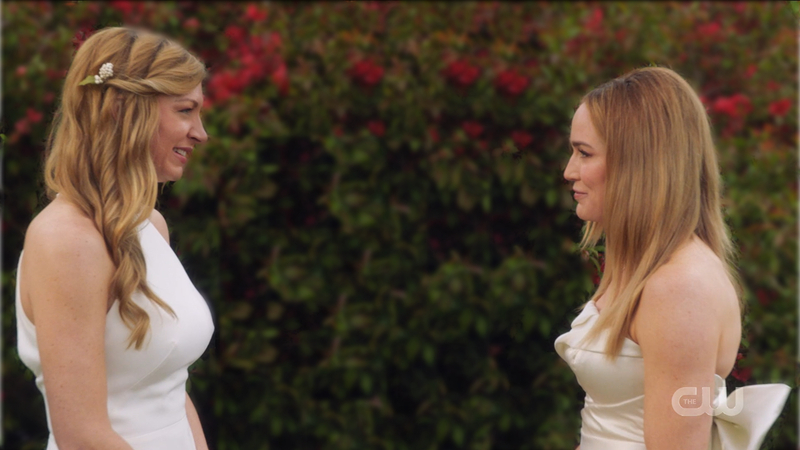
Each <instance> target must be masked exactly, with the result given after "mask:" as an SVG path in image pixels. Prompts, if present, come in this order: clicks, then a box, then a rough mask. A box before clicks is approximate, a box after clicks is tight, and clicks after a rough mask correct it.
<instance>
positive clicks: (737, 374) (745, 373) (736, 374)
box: [731, 367, 753, 383]
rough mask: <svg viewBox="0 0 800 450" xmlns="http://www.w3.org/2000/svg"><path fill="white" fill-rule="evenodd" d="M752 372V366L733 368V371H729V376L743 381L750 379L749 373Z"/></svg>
mask: <svg viewBox="0 0 800 450" xmlns="http://www.w3.org/2000/svg"><path fill="white" fill-rule="evenodd" d="M752 373H753V368H752V367H745V368H743V369H733V372H731V376H732V377H733V378H736V379H737V380H739V381H741V382H743V383H745V382H747V380H749V379H750V375H752Z"/></svg>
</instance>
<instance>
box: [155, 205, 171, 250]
mask: <svg viewBox="0 0 800 450" xmlns="http://www.w3.org/2000/svg"><path fill="white" fill-rule="evenodd" d="M150 223H152V224H153V225H154V226H155V227H156V230H158V232H159V233H161V235H162V236H164V240H165V241H167V243H169V229H168V228H167V221H166V220H164V216H162V215H161V213H160V212H158V210H156V209H155V208H153V212H152V213H150Z"/></svg>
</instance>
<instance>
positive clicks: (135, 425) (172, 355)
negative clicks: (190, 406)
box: [16, 220, 214, 450]
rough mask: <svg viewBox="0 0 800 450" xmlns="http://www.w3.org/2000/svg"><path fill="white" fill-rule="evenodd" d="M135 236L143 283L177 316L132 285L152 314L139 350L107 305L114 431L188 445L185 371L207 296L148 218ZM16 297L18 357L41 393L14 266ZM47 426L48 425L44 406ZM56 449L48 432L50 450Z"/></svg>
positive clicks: (143, 445) (205, 315) (200, 342)
mask: <svg viewBox="0 0 800 450" xmlns="http://www.w3.org/2000/svg"><path fill="white" fill-rule="evenodd" d="M139 239H140V242H141V245H142V251H143V253H144V258H145V262H146V264H147V284H148V285H149V286H150V288H151V289H152V290H153V292H155V293H156V295H158V296H159V297H160V298H161V299H162V300H163V301H164V302H166V303H167V304H168V305H169V306H170V307H171V308H172V309H173V310H174V311H175V314H176V315H177V319H175V318H173V317H172V316H171V315H169V314H168V313H166V312H165V311H164V310H162V309H161V308H159V307H158V306H156V305H154V304H153V303H152V302H151V301H150V300H149V299H148V298H147V297H145V296H144V295H143V294H141V293H140V292H138V291H137V292H136V293H135V294H134V295H133V301H134V302H136V304H138V305H139V306H141V307H142V308H144V310H145V311H147V313H148V314H149V315H150V332H149V333H148V336H147V338H146V340H145V344H144V345H143V347H142V349H141V350H135V349H134V348H133V347H131V348H127V347H128V337H129V335H130V330H129V329H128V327H127V326H126V325H125V324H124V323H123V322H122V319H121V317H120V315H119V309H118V308H119V306H118V302H114V304H113V305H112V306H111V309H110V310H109V311H108V315H107V316H106V331H105V357H106V376H107V379H108V380H107V381H108V416H109V419H110V420H111V426H112V428H113V429H114V431H116V432H117V433H118V434H119V435H120V436H122V438H123V439H125V441H127V442H128V444H130V445H131V446H132V447H133V448H134V450H177V449H181V450H183V449H187V450H193V449H195V445H194V439H193V436H192V430H191V428H190V427H189V422H188V420H187V417H186V380H187V378H188V375H189V373H188V370H187V369H188V367H189V365H191V364H192V363H193V362H194V361H196V360H197V359H198V358H199V357H200V356H201V355H202V354H203V352H204V351H205V349H206V347H207V346H208V343H209V341H210V340H211V335H212V334H213V332H214V324H213V321H212V319H211V313H210V311H209V308H208V305H207V304H206V302H205V300H204V299H203V297H202V296H201V295H200V293H199V292H197V289H195V287H194V285H193V284H192V282H191V280H189V277H188V275H187V274H186V271H185V270H184V269H183V266H182V265H181V263H180V261H179V260H178V257H177V256H176V255H175V253H174V252H173V251H172V248H171V247H170V246H169V244H167V242H166V241H165V240H164V237H163V236H161V234H160V233H159V232H158V230H157V229H156V228H155V226H154V225H153V224H151V223H150V221H149V220H148V221H145V222H144V223H143V224H142V225H141V226H140V227H139ZM22 256H23V255H20V263H21V262H22ZM16 297H17V299H16V319H17V340H18V350H19V356H20V359H21V360H22V362H23V363H25V365H26V366H28V368H29V369H30V370H31V371H32V372H33V374H34V375H35V376H36V386H37V387H38V388H39V390H40V391H41V392H42V395H45V392H46V387H47V380H45V379H44V378H43V376H42V367H41V360H40V358H39V350H38V346H37V341H36V327H35V326H34V325H33V323H31V321H30V320H29V319H28V317H27V316H26V315H25V313H24V312H23V310H22V307H21V304H20V298H19V266H18V269H17V292H16ZM45 406H47V397H46V396H45ZM47 425H48V427H49V429H50V430H51V431H52V424H51V422H50V411H49V409H47ZM57 449H58V447H57V446H56V442H55V439H54V438H53V434H52V432H51V434H50V438H49V440H48V444H47V450H57Z"/></svg>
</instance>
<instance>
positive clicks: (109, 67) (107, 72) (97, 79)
mask: <svg viewBox="0 0 800 450" xmlns="http://www.w3.org/2000/svg"><path fill="white" fill-rule="evenodd" d="M113 76H114V64H111V63H110V62H107V63H105V64H103V65H102V66H100V73H99V74H98V75H89V76H88V77H86V78H84V79H83V81H81V82H80V83H78V86H83V85H84V84H102V83H103V82H104V81H106V80H107V79H109V78H111V77H113Z"/></svg>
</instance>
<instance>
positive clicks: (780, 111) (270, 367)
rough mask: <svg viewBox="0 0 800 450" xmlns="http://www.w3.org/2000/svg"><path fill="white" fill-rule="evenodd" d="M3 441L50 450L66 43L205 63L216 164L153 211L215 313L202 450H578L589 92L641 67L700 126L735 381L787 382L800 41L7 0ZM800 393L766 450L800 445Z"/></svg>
mask: <svg viewBox="0 0 800 450" xmlns="http://www.w3.org/2000/svg"><path fill="white" fill-rule="evenodd" d="M2 8H3V9H2V13H3V18H4V34H3V44H2V45H3V61H4V64H3V69H2V70H3V74H2V75H3V92H4V93H5V96H4V105H3V106H4V115H3V128H4V131H3V133H4V135H5V136H4V144H5V145H4V156H5V158H4V166H5V167H4V173H3V177H4V180H5V183H6V186H7V187H8V191H7V192H8V193H9V195H6V196H5V205H4V206H5V207H4V208H3V231H4V235H3V240H4V244H5V245H4V249H3V296H4V298H5V299H6V301H5V303H4V304H3V342H4V347H3V361H4V364H3V367H2V377H3V398H4V400H5V401H4V414H3V430H4V432H5V443H6V444H7V445H8V448H41V447H42V446H43V443H44V439H45V437H46V425H45V422H44V406H43V403H42V400H41V396H40V395H39V394H38V392H37V391H36V390H35V387H34V384H33V381H32V377H31V375H30V372H27V371H26V370H24V367H23V366H22V365H21V363H20V362H19V359H18V356H17V353H16V348H15V346H16V339H15V336H16V334H15V333H16V327H15V324H14V314H13V312H14V308H13V302H12V301H11V299H13V292H14V291H13V288H14V282H13V280H14V274H15V268H16V262H17V258H18V256H19V252H20V250H21V245H22V239H23V236H24V232H25V228H26V226H27V224H28V223H29V222H30V220H31V218H32V217H33V215H35V213H36V212H37V211H38V210H40V209H41V207H42V206H43V204H44V202H43V201H42V200H41V194H42V185H41V156H42V151H43V139H44V137H45V136H46V131H47V126H48V123H49V121H50V120H51V118H52V112H53V109H54V108H55V105H56V103H57V99H58V95H59V92H60V89H61V83H62V80H63V75H64V71H65V70H66V69H67V67H68V65H69V61H70V58H71V55H72V53H73V46H74V45H77V44H78V43H79V41H80V40H81V39H82V37H83V36H85V35H86V34H88V33H90V32H91V30H93V29H96V28H99V27H103V26H109V25H119V24H129V25H141V26H145V27H147V28H150V29H154V30H157V31H160V32H163V33H164V34H166V35H168V36H170V37H173V38H175V39H176V40H178V41H179V42H182V43H183V44H184V45H186V46H187V47H188V48H190V49H192V50H193V51H195V52H196V53H198V54H199V55H201V56H202V57H203V59H204V60H205V61H206V62H207V63H208V65H209V67H210V73H211V77H210V79H209V81H208V84H207V87H206V97H207V102H206V110H205V113H204V121H205V124H206V128H207V131H208V133H209V135H210V136H211V140H210V141H209V143H208V144H207V145H205V146H203V147H202V148H200V149H199V150H198V151H197V152H195V153H194V154H193V159H192V161H191V162H190V165H189V167H188V168H187V171H186V173H185V176H184V178H183V179H182V180H181V181H179V182H177V183H174V184H171V185H169V186H167V187H165V189H164V192H163V193H162V195H161V196H160V198H159V208H160V210H161V211H162V212H163V214H164V215H165V217H166V218H167V222H168V223H169V226H170V231H171V239H172V242H173V247H174V248H175V250H176V252H177V253H178V255H179V257H180V259H181V260H182V261H183V263H184V265H185V267H186V270H187V272H188V273H189V275H190V277H192V279H193V280H194V281H195V283H196V285H197V286H198V288H199V289H200V290H201V292H203V293H204V294H205V295H206V296H207V297H208V298H209V300H210V301H211V303H212V305H213V307H214V313H215V317H216V323H217V333H216V336H215V338H214V341H213V343H212V345H211V348H210V350H209V351H208V353H207V356H206V357H205V358H204V359H203V360H201V361H200V362H198V363H197V364H196V365H195V366H194V367H193V369H192V371H193V376H192V382H191V395H192V397H193V398H194V399H195V403H196V404H197V407H198V409H199V412H200V415H201V418H202V420H203V423H204V427H205V429H206V433H207V435H208V437H209V441H210V443H211V445H212V448H216V449H220V450H231V449H240V448H242V449H243V448H247V449H268V448H270V449H312V448H315V449H373V448H374V449H386V450H390V449H395V450H405V449H414V450H417V449H442V450H444V449H455V448H464V449H476V450H477V449H497V450H499V449H515V450H516V449H563V448H574V446H575V445H576V444H577V440H578V430H579V422H580V417H579V410H580V408H581V406H582V398H583V393H582V391H581V389H580V387H579V386H578V384H577V383H576V381H575V377H574V375H573V374H572V373H571V372H570V370H569V368H568V367H567V366H566V364H565V363H563V362H562V361H561V360H560V359H559V357H558V356H557V355H556V353H555V352H554V349H553V341H554V340H555V338H556V337H557V336H558V335H559V334H560V333H563V332H565V331H566V330H568V329H569V323H570V321H571V319H572V318H573V317H574V315H575V308H577V307H578V306H579V305H581V304H582V303H583V302H584V301H585V300H586V299H587V297H588V295H589V294H590V293H591V291H592V286H593V276H594V275H595V271H594V268H593V267H594V266H593V264H592V262H591V261H590V260H589V259H588V258H586V257H583V258H582V257H581V255H579V254H578V253H577V252H576V251H575V249H576V245H575V243H576V242H577V241H578V240H579V237H580V226H581V223H580V221H579V219H578V218H577V217H576V216H575V215H574V212H573V208H574V204H573V203H574V202H573V200H572V199H571V197H570V195H569V194H570V192H569V187H568V186H567V185H566V184H565V183H564V181H563V178H562V172H563V168H564V166H565V164H566V160H567V158H568V155H569V150H568V146H567V136H568V132H569V131H568V127H569V123H570V118H571V115H572V112H573V110H574V107H575V106H576V104H577V102H578V101H579V99H580V97H581V95H582V94H584V93H585V92H587V91H588V90H590V89H591V88H593V87H594V86H596V85H598V84H600V83H601V82H604V81H606V80H608V79H610V78H613V77H615V76H618V75H621V74H622V73H624V72H627V71H628V70H631V69H633V68H636V67H641V66H645V65H649V64H657V65H662V66H667V67H671V68H673V69H675V70H677V71H678V72H679V73H681V74H683V75H684V76H685V77H686V78H687V79H688V80H689V81H690V82H691V83H692V84H693V85H694V86H695V87H696V88H697V89H698V91H699V92H700V93H701V95H702V98H703V100H704V102H705V103H706V104H707V106H708V109H709V112H710V115H711V119H712V123H713V126H714V129H715V134H716V141H717V144H718V148H719V151H720V155H721V163H722V175H723V178H724V182H725V184H726V200H725V205H726V206H725V207H726V214H727V217H728V220H729V224H730V226H731V228H732V230H733V233H734V236H735V239H736V244H737V246H738V248H739V249H740V250H741V261H740V268H741V273H742V276H743V279H744V282H745V285H746V290H745V300H746V301H747V303H748V305H749V311H748V314H747V317H746V327H745V335H746V341H745V344H744V345H743V349H742V353H743V358H742V359H741V360H740V361H739V362H738V365H737V368H736V371H735V372H734V374H735V376H731V377H729V379H728V383H729V385H731V386H739V385H742V384H751V383H764V382H775V381H781V382H785V383H789V384H791V385H792V386H793V387H795V386H796V385H797V381H796V372H795V364H796V362H797V359H796V350H797V349H796V347H795V342H797V326H796V318H797V316H796V298H797V266H796V264H797V227H796V220H797V181H796V179H797V178H796V177H797V172H796V170H797V169H796V168H797V152H796V148H797V126H796V124H797V108H796V99H797V94H798V92H797V75H798V74H797V63H798V60H797V54H798V48H797V25H796V20H795V18H794V17H793V16H792V12H791V9H790V8H789V7H788V6H787V5H786V4H785V3H784V2H780V3H743V2H740V3H733V4H730V3H678V2H668V3H582V2H580V3H562V2H554V3H546V2H536V3H532V2H529V3H497V2H477V3H475V2H473V3H457V4H453V3H416V2H409V3H397V2H339V3H276V2H270V3H254V4H245V3H227V4H214V3H200V2H177V3H175V2H169V3H139V2H110V3H108V4H102V3H100V2H83V1H81V2H63V3H43V2H31V3H22V2H19V3H17V2H4V3H3V5H2ZM796 423H797V396H796V394H794V393H793V394H792V396H791V397H790V402H789V405H788V406H787V407H786V409H785V410H784V415H783V416H782V418H781V420H780V421H779V425H778V426H776V427H775V428H774V429H773V432H772V433H771V436H770V439H769V441H768V444H767V445H766V446H765V448H773V449H786V448H790V446H791V448H796V445H797V430H796V429H795V427H794V425H795V424H796Z"/></svg>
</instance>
